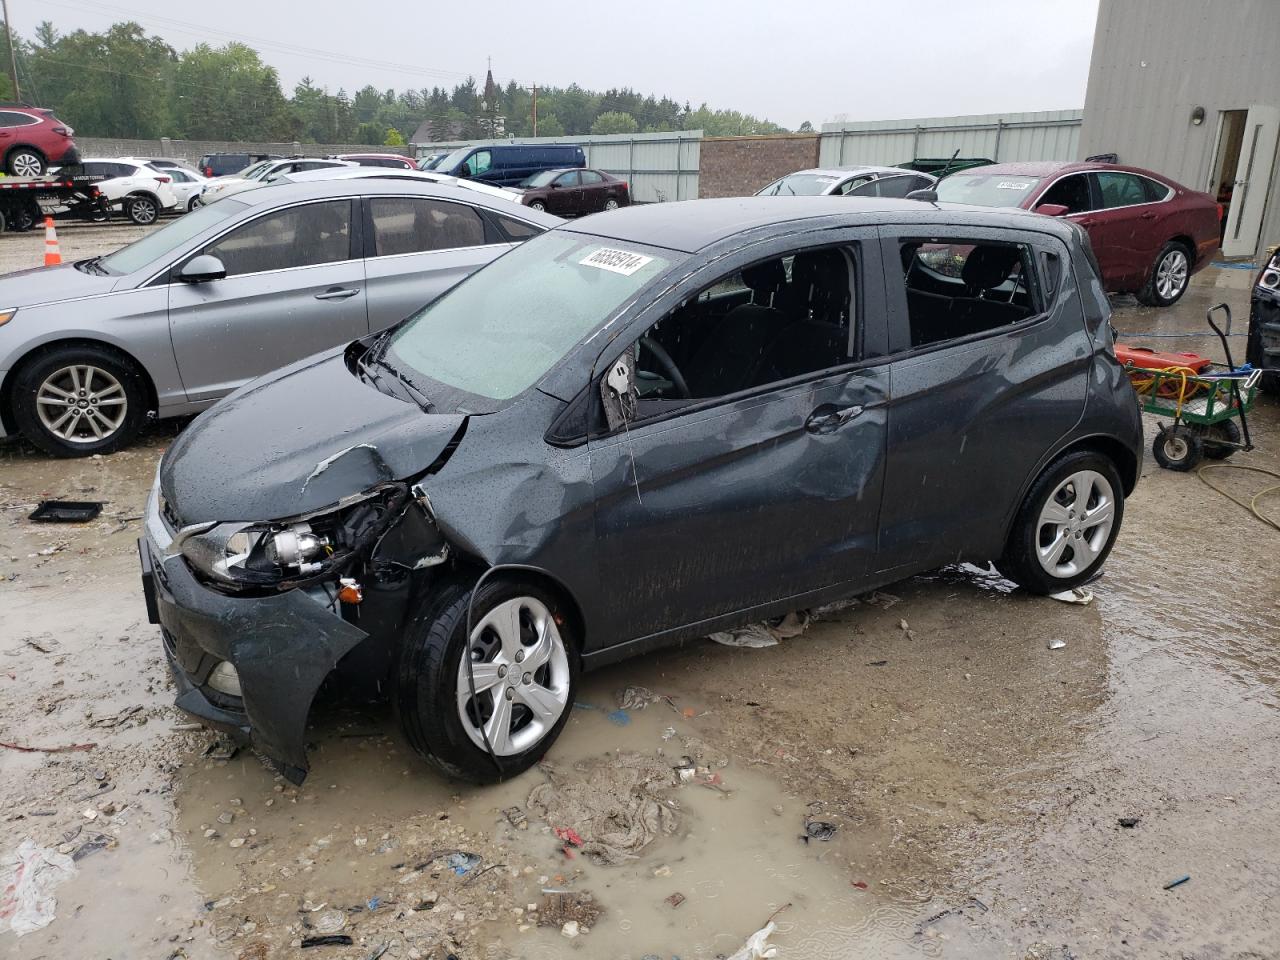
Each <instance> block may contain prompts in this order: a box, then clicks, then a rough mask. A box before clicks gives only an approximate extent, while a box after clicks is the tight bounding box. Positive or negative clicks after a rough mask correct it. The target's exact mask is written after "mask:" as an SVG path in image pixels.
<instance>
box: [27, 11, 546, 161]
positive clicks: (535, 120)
mask: <svg viewBox="0 0 1280 960" xmlns="http://www.w3.org/2000/svg"><path fill="white" fill-rule="evenodd" d="M4 2H5V3H8V2H9V0H4ZM533 135H534V136H535V137H536V136H537V135H538V85H537V84H536V83H535V84H534V85H533Z"/></svg>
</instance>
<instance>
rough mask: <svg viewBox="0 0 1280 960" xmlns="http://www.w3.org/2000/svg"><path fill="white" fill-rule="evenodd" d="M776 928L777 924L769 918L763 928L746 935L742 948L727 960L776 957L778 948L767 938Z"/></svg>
mask: <svg viewBox="0 0 1280 960" xmlns="http://www.w3.org/2000/svg"><path fill="white" fill-rule="evenodd" d="M776 929H778V925H777V924H776V923H774V922H773V921H772V920H770V921H769V922H768V923H766V924H765V925H764V927H763V928H761V929H760V930H757V931H756V932H755V933H753V934H752V935H751V936H749V937H747V942H746V944H745V945H744V946H743V948H742V949H741V950H739V951H738V952H737V953H735V954H734V955H733V956H731V957H730V958H729V960H769V958H771V957H776V956H777V955H778V948H777V947H774V946H770V944H769V938H770V937H771V936H773V931H774V930H776Z"/></svg>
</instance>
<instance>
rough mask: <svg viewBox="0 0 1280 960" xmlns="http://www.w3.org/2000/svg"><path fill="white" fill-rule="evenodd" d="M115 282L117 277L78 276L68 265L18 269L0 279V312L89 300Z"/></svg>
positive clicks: (71, 265)
mask: <svg viewBox="0 0 1280 960" xmlns="http://www.w3.org/2000/svg"><path fill="white" fill-rule="evenodd" d="M119 281H120V278H119V277H118V276H114V275H113V276H105V277H104V276H99V275H97V274H93V273H82V272H81V271H79V270H77V269H76V268H75V265H74V264H71V263H64V264H62V265H61V266H57V267H32V268H31V269H30V270H19V271H18V272H17V273H10V274H6V275H5V276H4V277H0V309H7V308H9V307H34V306H36V305H37V304H41V303H52V302H55V301H58V300H76V299H78V298H80V297H93V296H97V295H99V294H103V293H110V292H111V290H112V288H114V287H115V285H116V284H117V283H118V282H119ZM18 319H19V320H21V317H19V318H18ZM15 322H16V321H15Z"/></svg>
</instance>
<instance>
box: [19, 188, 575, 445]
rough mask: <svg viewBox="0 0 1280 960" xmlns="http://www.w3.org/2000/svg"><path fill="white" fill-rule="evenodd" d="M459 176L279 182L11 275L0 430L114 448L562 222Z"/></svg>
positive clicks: (369, 329)
mask: <svg viewBox="0 0 1280 960" xmlns="http://www.w3.org/2000/svg"><path fill="white" fill-rule="evenodd" d="M560 222H561V221H560V219H559V218H558V217H553V216H550V215H547V214H540V213H538V212H537V211H534V210H530V209H528V208H526V207H520V206H517V205H515V204H512V203H510V202H509V201H505V200H501V199H496V200H495V199H491V198H489V197H486V196H484V195H482V194H479V193H476V192H475V191H468V190H461V189H458V188H456V187H450V186H444V185H435V184H428V183H416V182H408V181H393V180H336V181H330V182H323V183H309V184H279V185H273V186H270V187H267V188H264V189H262V190H253V191H248V192H246V193H244V194H242V195H239V196H236V197H229V198H227V199H226V200H223V201H220V202H219V203H216V204H213V205H210V206H207V207H200V208H199V209H197V210H196V211H194V212H193V213H189V214H187V215H186V216H184V217H183V218H182V219H180V220H176V221H174V222H172V223H170V224H169V225H167V226H165V227H163V228H161V229H159V230H156V231H155V232H153V233H150V234H148V235H147V236H145V237H143V238H142V239H141V240H138V241H137V242H135V243H132V244H130V245H129V246H127V247H124V248H122V249H120V250H118V251H116V252H115V253H113V254H110V255H109V256H105V257H95V258H93V259H91V260H81V261H78V262H76V263H70V264H64V265H63V266H60V267H45V268H38V269H35V270H26V271H23V272H20V273H14V274H10V275H8V276H6V277H3V278H0V437H3V436H5V435H12V434H14V433H20V434H21V435H23V436H25V437H26V438H27V439H28V440H30V441H31V442H32V443H34V444H35V445H36V446H38V447H40V448H41V449H43V450H45V451H47V452H49V453H51V454H54V455H55V456H64V457H74V456H84V455H88V454H94V453H105V452H109V451H111V450H115V449H118V448H119V447H121V446H123V445H124V444H125V443H127V442H128V441H129V439H130V438H131V437H132V436H133V435H134V434H135V433H136V432H137V430H138V428H139V427H140V426H141V424H142V423H143V422H144V420H145V419H146V417H147V415H148V413H153V414H154V415H155V416H159V417H172V416H181V415H184V414H191V413H195V412H197V411H199V410H202V409H204V408H205V407H207V406H209V405H210V404H212V403H213V402H214V401H216V400H218V399H219V398H220V397H223V396H226V395H227V394H228V393H230V392H231V391H233V390H235V389H236V388H237V387H239V386H240V385H241V384H244V383H246V382H247V381H249V380H251V379H253V378H255V377H258V376H261V375H262V374H264V373H268V372H270V371H272V370H275V369H277V368H278V367H282V366H284V365H285V364H288V363H290V362H292V361H294V360H298V359H300V358H302V357H305V356H309V355H311V354H313V353H318V352H320V351H322V350H325V349H327V348H330V347H333V346H335V345H337V344H341V343H345V342H347V341H351V340H355V339H358V338H360V337H364V336H367V335H369V334H371V333H375V332H377V331H379V330H382V329H384V328H386V327H389V326H391V325H392V324H394V323H396V322H397V321H399V320H401V319H403V318H404V317H407V316H408V315H409V314H411V313H413V312H414V311H416V310H417V309H418V308H420V307H422V306H424V305H425V304H427V303H429V302H431V301H432V300H434V299H435V298H436V297H438V296H439V295H440V294H441V293H443V292H444V291H445V290H447V289H448V288H449V287H451V286H453V285H454V284H455V283H457V282H458V281H459V280H461V279H462V278H463V277H465V276H467V275H468V274H470V273H472V272H473V271H475V270H477V269H478V268H480V267H481V266H483V265H484V264H486V263H488V262H489V261H490V260H493V259H494V258H495V257H498V256H500V255H501V254H503V253H505V252H506V251H507V250H508V249H510V247H512V246H513V245H515V244H518V243H520V242H521V241H523V240H525V239H527V238H529V237H532V236H535V235H536V234H539V233H541V232H543V231H544V230H547V229H549V228H550V227H553V226H555V225H556V224H558V223H560Z"/></svg>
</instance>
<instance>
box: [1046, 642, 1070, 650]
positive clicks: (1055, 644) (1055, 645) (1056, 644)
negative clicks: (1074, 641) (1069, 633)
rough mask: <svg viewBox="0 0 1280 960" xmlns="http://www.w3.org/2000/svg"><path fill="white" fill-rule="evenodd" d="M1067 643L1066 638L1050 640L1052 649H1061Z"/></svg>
mask: <svg viewBox="0 0 1280 960" xmlns="http://www.w3.org/2000/svg"><path fill="white" fill-rule="evenodd" d="M1066 645H1067V641H1065V640H1050V641H1049V649H1050V650H1061V649H1062V648H1063V647H1065V646H1066Z"/></svg>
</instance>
